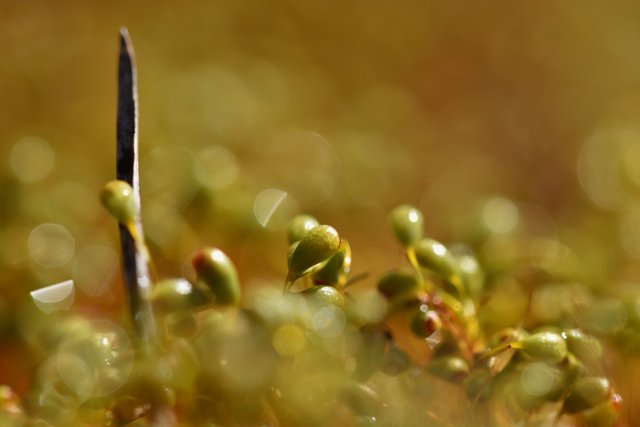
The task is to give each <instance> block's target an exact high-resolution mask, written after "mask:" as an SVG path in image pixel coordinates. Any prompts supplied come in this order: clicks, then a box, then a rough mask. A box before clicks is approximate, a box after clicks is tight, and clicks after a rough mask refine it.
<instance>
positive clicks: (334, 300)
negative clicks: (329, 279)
mask: <svg viewBox="0 0 640 427" xmlns="http://www.w3.org/2000/svg"><path fill="white" fill-rule="evenodd" d="M302 294H303V295H304V296H305V297H307V298H308V301H310V302H311V304H312V305H314V306H327V305H335V306H338V307H343V306H344V297H343V296H342V294H341V293H340V292H339V291H338V290H337V289H336V288H334V287H332V286H312V287H310V288H309V289H305V290H304V291H302Z"/></svg>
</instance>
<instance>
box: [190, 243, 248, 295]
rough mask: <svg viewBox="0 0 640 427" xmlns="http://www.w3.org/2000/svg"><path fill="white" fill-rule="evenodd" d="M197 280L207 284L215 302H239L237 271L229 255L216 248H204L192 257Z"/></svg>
mask: <svg viewBox="0 0 640 427" xmlns="http://www.w3.org/2000/svg"><path fill="white" fill-rule="evenodd" d="M192 263H193V267H194V268H195V270H196V274H197V277H198V280H200V281H201V282H202V283H204V284H205V285H207V286H208V288H209V289H210V290H211V292H213V295H214V296H215V302H216V303H217V304H225V305H226V304H233V305H237V304H239V303H240V284H239V282H238V273H237V272H236V268H235V267H234V265H233V263H232V262H231V260H230V259H229V257H228V256H227V255H226V254H225V253H224V252H222V251H221V250H220V249H216V248H204V249H201V250H199V251H198V252H196V254H195V255H194V256H193V258H192Z"/></svg>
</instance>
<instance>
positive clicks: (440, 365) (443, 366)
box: [427, 356, 469, 383]
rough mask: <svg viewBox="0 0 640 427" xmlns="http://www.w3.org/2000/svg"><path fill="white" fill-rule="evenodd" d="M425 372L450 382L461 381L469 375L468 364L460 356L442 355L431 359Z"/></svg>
mask: <svg viewBox="0 0 640 427" xmlns="http://www.w3.org/2000/svg"><path fill="white" fill-rule="evenodd" d="M427 372H429V373H430V374H432V375H435V376H436V377H439V378H442V379H443V380H446V381H450V382H452V383H461V382H462V381H464V379H465V378H467V376H468V375H469V364H468V363H467V361H466V360H464V359H462V358H460V357H455V356H443V357H438V358H436V359H433V360H431V361H430V362H429V364H428V365H427Z"/></svg>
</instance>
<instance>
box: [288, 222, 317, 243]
mask: <svg viewBox="0 0 640 427" xmlns="http://www.w3.org/2000/svg"><path fill="white" fill-rule="evenodd" d="M317 225H319V222H318V220H317V219H315V218H314V217H312V216H311V215H297V216H296V217H294V218H293V219H292V220H291V221H290V222H289V224H288V225H287V240H288V241H289V244H290V245H291V244H293V243H295V242H299V241H300V240H302V238H303V237H304V235H305V234H307V233H308V232H309V231H310V230H311V229H312V228H314V227H315V226H317Z"/></svg>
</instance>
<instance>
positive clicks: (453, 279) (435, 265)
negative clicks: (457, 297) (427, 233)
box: [413, 238, 461, 285]
mask: <svg viewBox="0 0 640 427" xmlns="http://www.w3.org/2000/svg"><path fill="white" fill-rule="evenodd" d="M413 249H414V251H415V257H416V260H417V261H418V264H420V266H421V267H423V268H427V269H429V270H431V271H433V272H434V273H436V274H439V275H440V276H442V277H443V278H444V279H445V280H447V281H448V282H449V283H452V284H456V285H461V279H460V275H459V272H458V268H459V267H458V262H457V261H456V259H455V257H454V256H453V255H452V254H451V253H450V252H449V250H448V249H447V248H446V247H445V246H444V245H443V244H442V243H440V242H437V241H435V240H433V239H428V238H425V239H422V240H420V241H419V242H418V243H417V244H416V245H415V246H413Z"/></svg>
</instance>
